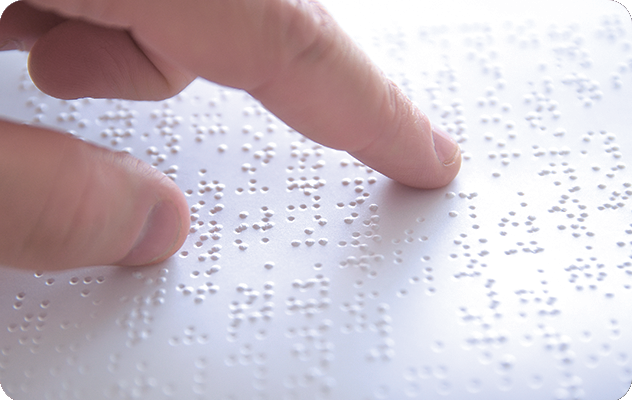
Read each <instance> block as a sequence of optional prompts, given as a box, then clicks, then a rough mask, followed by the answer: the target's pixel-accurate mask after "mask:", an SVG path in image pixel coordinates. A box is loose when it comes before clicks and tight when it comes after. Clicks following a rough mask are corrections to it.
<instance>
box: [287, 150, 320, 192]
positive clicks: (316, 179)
mask: <svg viewBox="0 0 632 400" xmlns="http://www.w3.org/2000/svg"><path fill="white" fill-rule="evenodd" d="M324 154H325V149H324V148H323V147H322V146H321V145H319V144H314V143H313V142H311V141H308V140H307V139H305V138H301V139H300V140H298V141H294V142H292V143H290V156H291V157H292V159H294V160H296V161H298V167H296V166H294V165H288V166H287V167H286V169H285V171H286V172H287V173H288V174H292V173H295V172H297V173H303V174H304V173H305V172H306V171H307V169H308V167H309V171H310V172H312V173H316V172H317V171H319V170H321V169H323V168H324V167H325V165H326V162H325V160H324V159H322V156H323V155H324ZM314 158H315V159H317V160H312V159H314ZM310 160H312V161H310ZM310 164H311V166H310ZM326 183H327V182H326V180H325V179H323V178H322V177H321V176H319V175H314V176H313V177H312V178H308V177H307V176H306V175H302V176H301V177H300V178H298V179H297V178H295V177H292V176H290V177H288V178H287V179H286V184H287V188H286V189H287V191H288V192H292V191H294V190H298V191H301V192H302V193H303V194H305V195H306V196H311V195H313V194H315V193H316V192H317V191H318V189H319V188H321V187H323V186H325V184H326Z"/></svg>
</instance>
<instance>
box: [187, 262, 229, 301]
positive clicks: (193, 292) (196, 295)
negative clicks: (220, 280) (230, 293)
mask: <svg viewBox="0 0 632 400" xmlns="http://www.w3.org/2000/svg"><path fill="white" fill-rule="evenodd" d="M220 269H221V267H220V266H218V265H214V266H213V267H211V268H209V269H208V270H206V271H205V272H204V273H200V272H199V271H193V272H192V273H191V275H192V276H193V277H197V276H202V275H203V276H205V277H209V276H211V275H212V274H214V273H216V272H218V271H219V270H220ZM176 290H177V291H178V292H180V293H182V295H183V296H185V297H192V298H193V302H194V303H195V304H201V303H203V302H204V300H206V298H207V296H208V295H214V294H215V293H217V292H218V291H219V290H220V287H219V285H217V284H214V283H213V282H210V281H207V282H205V283H204V284H201V285H199V286H198V287H197V288H195V287H193V286H192V285H185V284H184V283H179V284H178V285H177V286H176Z"/></svg>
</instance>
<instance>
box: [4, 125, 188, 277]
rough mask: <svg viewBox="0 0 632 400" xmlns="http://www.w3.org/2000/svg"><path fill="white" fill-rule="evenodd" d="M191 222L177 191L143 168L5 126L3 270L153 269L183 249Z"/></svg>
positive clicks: (71, 141) (50, 135)
mask: <svg viewBox="0 0 632 400" xmlns="http://www.w3.org/2000/svg"><path fill="white" fill-rule="evenodd" d="M187 222H188V206H187V203H186V200H185V199H184V196H183V195H182V193H181V192H180V190H179V189H178V187H177V186H176V185H175V183H173V181H171V180H170V179H169V178H167V177H166V176H164V175H163V174H161V173H160V172H159V171H157V170H155V169H154V168H152V167H151V166H149V165H147V164H145V163H143V162H142V161H140V160H137V159H135V158H134V157H132V156H130V155H129V154H124V153H115V152H111V151H109V150H106V149H103V148H100V147H97V146H94V145H91V144H89V143H86V142H84V141H81V140H79V139H75V138H72V137H70V136H68V135H64V134H60V133H56V132H52V131H49V130H46V129H41V128H35V127H32V126H26V125H16V124H12V123H9V122H5V121H0V264H4V265H9V266H15V267H25V268H33V269H35V268H38V269H64V268H72V267H78V266H88V265H106V264H119V265H143V264H151V263H155V262H159V261H162V260H164V259H165V258H167V257H169V256H171V255H172V254H173V253H174V252H175V251H177V250H178V248H180V246H181V245H182V243H183V242H184V240H185V238H186V234H187V228H188V225H187Z"/></svg>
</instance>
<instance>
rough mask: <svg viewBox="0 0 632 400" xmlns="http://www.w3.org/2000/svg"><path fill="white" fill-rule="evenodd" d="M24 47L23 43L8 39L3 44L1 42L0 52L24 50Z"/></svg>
mask: <svg viewBox="0 0 632 400" xmlns="http://www.w3.org/2000/svg"><path fill="white" fill-rule="evenodd" d="M23 48H24V47H23V46H22V43H20V42H18V41H17V40H13V39H7V40H5V41H3V42H0V51H9V50H22V49H23Z"/></svg>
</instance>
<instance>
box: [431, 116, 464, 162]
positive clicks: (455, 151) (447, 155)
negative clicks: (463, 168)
mask: <svg viewBox="0 0 632 400" xmlns="http://www.w3.org/2000/svg"><path fill="white" fill-rule="evenodd" d="M432 140H433V142H434V149H435V153H436V154H437V158H439V161H441V163H442V164H443V165H445V166H448V165H451V164H453V163H454V162H455V161H456V159H457V157H458V156H459V153H460V149H459V145H458V144H457V143H456V141H455V140H454V139H452V138H451V137H450V135H448V133H447V132H445V131H443V130H442V129H439V128H437V127H434V126H433V127H432Z"/></svg>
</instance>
